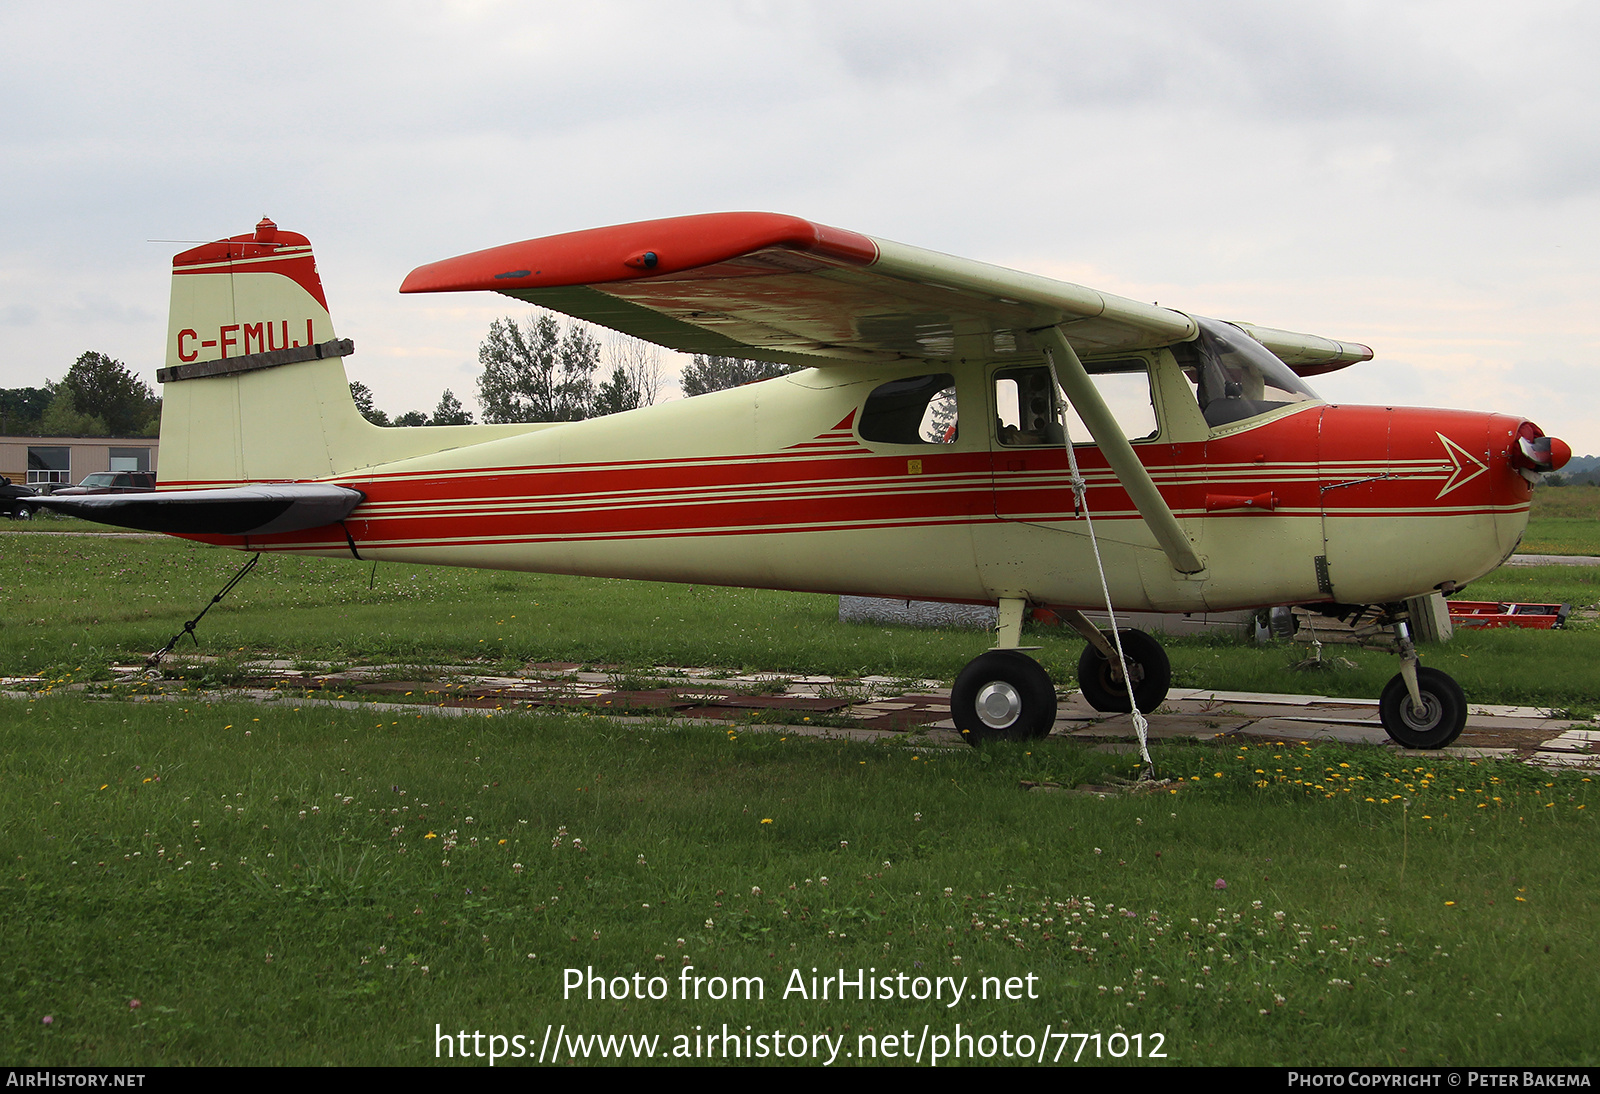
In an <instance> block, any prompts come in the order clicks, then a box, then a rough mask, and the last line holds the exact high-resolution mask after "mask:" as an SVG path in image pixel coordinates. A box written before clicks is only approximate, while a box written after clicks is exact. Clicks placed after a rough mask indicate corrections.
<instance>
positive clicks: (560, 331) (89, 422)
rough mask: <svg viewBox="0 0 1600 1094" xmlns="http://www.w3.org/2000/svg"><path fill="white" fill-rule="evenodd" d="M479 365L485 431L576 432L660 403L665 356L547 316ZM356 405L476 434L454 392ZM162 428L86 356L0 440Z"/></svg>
mask: <svg viewBox="0 0 1600 1094" xmlns="http://www.w3.org/2000/svg"><path fill="white" fill-rule="evenodd" d="M478 363H479V365H481V366H482V372H481V373H480V374H479V376H478V401H479V404H480V405H481V406H482V408H483V420H484V422H486V423H496V424H498V423H507V422H575V421H580V420H582V419H585V418H598V417H601V416H602V415H606V414H619V413H621V412H623V411H626V410H634V409H637V408H639V407H642V406H650V405H651V404H653V403H654V402H655V401H656V400H657V399H658V398H659V397H660V395H661V388H662V365H661V350H660V348H659V347H657V346H653V345H651V344H650V343H648V342H644V341H641V340H640V339H638V338H631V337H628V336H626V335H621V334H614V335H611V336H610V337H609V338H608V340H607V341H606V342H604V343H602V342H601V340H600V338H599V336H598V335H597V334H596V333H595V329H594V328H592V327H590V326H589V324H587V323H580V322H575V321H564V320H562V319H559V318H557V317H556V316H555V315H553V314H552V313H550V312H548V311H544V310H543V309H539V310H536V311H535V312H534V314H532V315H530V316H528V317H527V318H525V319H523V320H522V321H521V322H519V321H518V320H516V319H515V318H512V317H509V316H508V317H506V318H505V319H496V320H495V321H494V322H492V323H491V324H490V325H489V335H488V337H487V338H485V339H484V341H483V344H482V345H481V346H479V347H478ZM797 368H798V366H793V365H779V364H774V363H773V362H770V361H752V360H747V359H745V358H741V357H723V356H717V355H714V354H695V355H694V358H693V360H692V361H691V362H690V363H689V365H688V366H687V367H685V368H684V370H683V376H682V378H681V380H680V385H679V386H680V387H682V389H683V393H684V395H685V396H695V395H704V394H707V393H708V392H712V391H721V390H723V389H725V388H731V387H738V386H740V385H741V384H748V383H754V382H755V381H757V380H769V379H771V378H773V377H775V376H782V375H784V374H786V373H790V372H794V371H796V370H797ZM608 369H609V372H608V371H607V370H608ZM350 396H351V398H352V399H353V400H354V401H355V404H356V409H357V410H359V411H360V412H361V414H362V416H363V417H364V418H366V419H367V420H368V421H369V422H371V423H373V424H374V425H382V426H430V425H471V424H473V414H472V412H471V411H469V410H467V409H466V408H465V407H463V406H462V405H461V400H460V399H459V398H457V397H456V395H455V393H454V392H452V391H451V390H450V389H449V388H446V389H445V391H444V394H443V395H441V396H440V397H439V405H438V406H436V407H435V408H434V410H433V413H432V414H431V415H430V414H427V413H425V412H423V411H421V410H410V411H406V412H405V413H404V414H400V415H397V416H395V417H393V418H391V417H390V416H389V415H388V414H387V413H385V412H384V411H382V410H379V409H378V408H377V407H376V406H375V405H374V402H373V394H372V389H371V388H369V387H367V385H365V384H363V383H360V382H359V381H356V382H352V383H351V384H350ZM160 426H161V399H160V398H159V397H158V396H157V395H156V394H155V393H154V392H153V391H151V389H150V385H149V384H147V383H145V382H144V381H143V380H140V379H139V378H138V377H137V376H135V375H133V373H132V372H130V371H129V369H128V367H127V366H126V365H124V364H123V363H122V362H121V361H118V360H115V359H113V358H111V357H108V356H106V355H105V354H103V353H95V352H88V353H85V354H83V355H82V356H80V357H79V358H78V360H77V361H76V362H75V363H74V364H73V366H72V367H71V368H70V369H68V370H67V374H66V375H65V376H63V377H62V378H61V380H60V381H50V380H46V381H45V384H44V386H43V387H21V388H0V435H5V434H9V435H14V436H17V435H20V436H44V437H153V436H155V435H156V433H157V432H158V431H159V430H160Z"/></svg>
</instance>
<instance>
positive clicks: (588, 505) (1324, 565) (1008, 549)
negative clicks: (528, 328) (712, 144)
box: [40, 213, 1571, 748]
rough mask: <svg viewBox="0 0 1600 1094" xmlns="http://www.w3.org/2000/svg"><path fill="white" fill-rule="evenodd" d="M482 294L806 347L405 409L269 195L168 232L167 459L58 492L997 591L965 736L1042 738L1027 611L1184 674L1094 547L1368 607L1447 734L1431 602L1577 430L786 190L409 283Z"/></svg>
mask: <svg viewBox="0 0 1600 1094" xmlns="http://www.w3.org/2000/svg"><path fill="white" fill-rule="evenodd" d="M480 290H492V291H495V292H500V293H503V294H505V295H507V296H511V297H515V298H516V299H518V300H524V301H527V302H528V303H531V304H537V305H540V306H542V307H545V308H550V309H553V310H556V311H559V312H564V313H566V314H568V315H571V316H576V317H577V318H579V319H584V320H588V321H590V322H594V323H598V324H601V325H604V326H607V327H610V328H613V329H616V330H619V331H623V332H626V333H628V334H631V335H636V336H638V337H640V338H644V339H647V340H649V341H652V342H655V343H658V344H660V345H663V346H666V347H669V348H671V349H674V350H681V351H684V352H689V353H706V354H722V355H728V356H736V357H746V358H757V359H761V360H768V361H777V362H784V363H791V364H800V365H807V366H811V367H810V368H809V369H808V370H806V371H801V372H796V373H793V374H791V375H787V376H784V377H781V378H779V379H775V380H769V381H766V382H764V383H759V384H752V385H747V386H745V387H741V388H737V389H734V390H730V391H722V392H717V393H714V394H710V395H705V396H700V397H697V398H693V399H685V400H681V401H677V402H669V403H666V404H663V405H659V406H651V407H645V408H642V409H639V410H634V411H629V412H627V413H623V414H617V415H613V416H609V417H603V418H595V419H590V420H587V421H578V422H569V423H560V424H540V425H478V426H447V427H431V428H399V429H385V428H379V427H376V426H373V425H370V424H369V423H368V422H367V421H366V420H365V419H363V418H362V417H361V415H360V414H359V413H358V412H357V411H356V409H355V406H354V404H353V402H352V401H351V397H350V389H349V385H348V382H347V379H346V376H345V371H344V366H343V363H342V361H341V358H342V357H344V356H346V355H348V354H350V353H351V352H352V351H353V347H352V344H351V343H350V342H349V341H341V340H339V339H338V338H337V336H336V335H335V334H334V330H333V325H332V322H331V320H330V318H329V315H328V309H327V302H326V299H325V297H324V295H323V290H322V282H321V280H320V278H319V276H318V273H317V268H316V264H315V261H314V259H313V257H312V252H311V247H310V244H309V243H308V241H307V240H306V238H305V237H304V236H301V235H297V234H295V233H292V232H286V231H280V230H278V229H277V227H276V226H275V225H274V224H273V223H272V222H271V221H269V220H262V221H261V223H260V224H258V225H257V226H256V230H255V232H254V233H253V234H248V235H240V236H235V237H233V238H231V239H225V240H218V241H217V242H215V243H209V244H206V245H204V246H200V247H196V248H193V249H192V250H188V251H185V252H183V253H182V254H180V255H178V256H176V257H175V258H174V259H173V279H172V311H171V322H170V329H169V331H168V336H167V366H166V368H164V369H162V370H161V372H160V379H161V381H162V383H163V384H164V385H165V387H164V392H163V394H164V400H165V401H164V406H163V410H162V419H161V486H162V489H161V490H160V491H159V492H158V493H156V494H151V495H144V496H138V495H123V496H103V497H82V498H72V499H64V498H63V499H59V500H52V499H48V498H45V499H40V500H41V502H42V503H43V504H48V505H52V506H53V507H55V508H57V509H59V510H63V511H70V512H73V513H77V514H79V515H82V516H86V517H89V518H91V519H94V520H99V521H102V522H106V523H113V524H121V525H124V526H129V527H136V528H145V529H153V530H158V531H163V532H170V533H172V534H174V535H180V536H185V537H187V538H191V539H197V540H200V541H203V542H206V543H213V544H219V545H223V546H228V547H235V548H239V549H242V550H247V551H290V552H300V553H305V554H318V555H347V554H348V555H354V556H356V557H358V558H362V559H386V560H393V561H397V562H414V563H433V564H440V565H452V566H474V567H486V568H493V569H505V570H529V571H537V572H545V573H567V574H589V575H598V576H606V577H626V578H644V579H650V580H658V581H684V582H696V583H703V584H722V585H737V586H749V587H762V588H772V589H793V590H805V591H813V592H827V593H852V594H864V595H872V596H883V597H904V598H917V599H928V600H946V601H958V602H988V603H996V604H998V606H999V609H1000V627H999V636H998V643H997V645H996V647H995V649H993V650H991V651H990V652H988V653H985V654H983V655H982V656H980V657H978V658H977V659H976V660H974V661H973V662H972V663H971V664H969V665H968V666H967V667H966V668H965V669H964V670H963V671H962V673H961V675H960V676H959V677H958V679H957V681H956V687H955V689H954V694H953V696H952V707H953V714H954V718H955V721H956V724H957V725H958V726H959V727H960V728H961V729H962V731H963V732H964V733H965V734H966V735H967V737H968V739H969V740H971V741H973V742H974V743H978V742H980V741H983V740H987V739H994V738H1012V739H1018V738H1026V737H1030V736H1038V735H1042V734H1045V733H1048V732H1049V730H1050V726H1051V724H1052V722H1053V720H1054V716H1055V709H1056V695H1055V689H1054V687H1053V685H1052V683H1051V681H1050V679H1049V677H1048V675H1047V674H1046V673H1045V671H1044V669H1043V668H1041V667H1040V666H1039V665H1038V663H1037V662H1035V661H1034V660H1033V659H1032V658H1030V657H1028V656H1027V655H1026V654H1024V653H1022V652H1020V647H1021V641H1022V636H1021V629H1022V627H1021V624H1022V618H1023V614H1024V611H1025V609H1026V608H1027V607H1028V606H1030V605H1042V606H1048V607H1051V608H1053V609H1055V610H1056V611H1057V612H1058V613H1061V614H1062V615H1064V616H1065V618H1066V619H1067V620H1068V621H1069V622H1071V623H1072V624H1073V625H1074V626H1075V627H1076V628H1077V629H1078V630H1079V631H1080V632H1082V633H1083V634H1084V635H1085V637H1086V638H1087V639H1088V640H1089V643H1090V644H1089V646H1088V647H1087V648H1086V649H1085V651H1084V655H1083V658H1082V659H1081V661H1080V663H1079V683H1080V684H1081V686H1082V687H1083V689H1084V693H1085V695H1086V696H1087V698H1088V699H1089V701H1090V702H1091V703H1092V704H1094V705H1095V706H1096V707H1097V708H1099V709H1102V710H1118V709H1120V710H1123V711H1127V710H1130V709H1131V708H1132V706H1133V705H1135V704H1137V706H1138V707H1139V709H1141V710H1143V711H1149V710H1152V709H1154V708H1155V706H1156V705H1157V704H1159V703H1160V702H1161V700H1162V699H1163V697H1164V696H1165V694H1166V691H1167V686H1168V682H1169V680H1170V671H1169V668H1168V664H1167V659H1166V655H1165V653H1164V652H1163V651H1162V649H1161V647H1160V645H1159V644H1158V643H1157V642H1156V641H1155V640H1154V639H1153V638H1151V637H1150V636H1148V635H1145V634H1143V633H1142V632H1139V631H1132V630H1129V631H1123V632H1121V635H1120V637H1121V639H1122V641H1121V642H1120V643H1116V642H1114V641H1112V640H1111V639H1113V638H1114V637H1116V636H1112V635H1108V634H1103V633H1101V632H1100V631H1098V630H1096V629H1095V628H1094V626H1093V625H1092V624H1091V623H1090V622H1089V621H1088V620H1087V619H1085V618H1084V616H1083V615H1082V611H1083V610H1084V609H1090V610H1093V609H1095V608H1098V607H1100V606H1102V605H1103V603H1104V598H1105V595H1106V594H1105V593H1104V592H1103V591H1102V573H1103V575H1104V581H1105V588H1106V589H1107V590H1108V591H1109V599H1110V601H1111V602H1112V603H1113V604H1114V605H1115V607H1116V608H1118V609H1122V610H1136V611H1142V610H1158V611H1170V612H1197V611H1216V610H1224V609H1235V608H1252V607H1263V606H1269V605H1285V604H1310V605H1317V606H1321V607H1322V608H1323V609H1324V610H1326V611H1328V612H1329V613H1331V614H1343V615H1345V616H1353V615H1354V614H1356V613H1359V612H1369V613H1371V617H1374V618H1376V619H1377V620H1379V621H1380V622H1382V623H1385V624H1387V625H1389V626H1392V627H1393V629H1394V631H1395V634H1396V638H1397V639H1398V642H1399V648H1400V650H1401V666H1400V672H1399V674H1398V675H1396V676H1395V677H1394V679H1393V680H1392V681H1390V683H1389V685H1388V687H1387V688H1386V689H1385V691H1384V693H1383V698H1382V703H1381V710H1382V716H1383V724H1384V726H1385V728H1386V729H1387V730H1388V732H1389V734H1390V735H1391V736H1392V737H1393V738H1394V739H1395V740H1397V741H1398V742H1400V743H1401V744H1404V745H1408V746H1412V747H1420V748H1439V747H1443V746H1445V745H1447V744H1448V743H1450V742H1451V741H1452V740H1454V739H1455V737H1456V736H1457V734H1459V733H1460V731H1461V728H1462V725H1463V724H1464V722H1465V719H1466V714H1467V707H1466V702H1465V699H1464V697H1463V695H1462V692H1461V689H1460V688H1459V687H1458V686H1457V685H1456V683H1455V682H1454V681H1453V680H1451V679H1450V677H1448V676H1447V675H1445V674H1444V673H1442V672H1438V671H1436V670H1433V669H1428V668H1421V667H1419V665H1418V662H1417V657H1416V653H1415V650H1414V648H1413V646H1412V644H1411V641H1410V638H1409V634H1408V630H1407V621H1406V620H1407V617H1406V612H1405V609H1404V606H1403V604H1404V601H1405V600H1406V599H1407V598H1410V597H1414V596H1417V595H1421V594H1427V593H1430V592H1432V591H1434V590H1443V591H1445V592H1449V591H1453V590H1455V589H1457V588H1460V587H1461V586H1463V585H1465V584H1466V583H1467V582H1469V581H1472V580H1473V579H1475V578H1477V577H1480V576H1481V575H1483V574H1485V573H1487V572H1489V571H1490V570H1493V569H1494V568H1495V567H1496V566H1498V565H1499V564H1500V563H1501V562H1503V561H1504V560H1505V559H1506V557H1507V556H1509V555H1510V554H1511V552H1512V551H1513V549H1514V548H1515V547H1516V546H1517V544H1518V542H1519V541H1520V539H1521V536H1522V533H1523V530H1524V528H1525V527H1526V524H1527V519H1528V503H1529V498H1530V496H1531V487H1530V483H1531V482H1532V481H1533V479H1534V478H1535V477H1536V475H1537V473H1538V472H1541V471H1547V470H1551V469H1554V468H1557V467H1560V466H1561V465H1562V464H1564V463H1565V462H1566V460H1567V459H1568V458H1570V455H1571V452H1570V450H1569V449H1568V447H1567V446H1566V445H1565V444H1564V443H1562V442H1561V441H1559V440H1555V439H1553V438H1548V437H1545V436H1544V435H1543V433H1542V431H1541V430H1540V429H1539V428H1538V427H1537V426H1535V425H1533V424H1532V423H1531V422H1528V421H1526V420H1524V419H1522V418H1518V417H1515V416H1510V415H1504V414H1485V413H1469V412H1465V411H1451V410H1419V409H1400V408H1390V407H1369V406H1341V405H1332V404H1329V403H1326V402H1324V401H1323V400H1321V399H1319V398H1318V397H1317V396H1316V394H1315V393H1314V392H1313V391H1312V390H1311V388H1310V387H1309V386H1308V385H1307V384H1306V382H1305V380H1304V377H1306V376H1311V375H1315V374H1317V373H1321V372H1327V371H1330V370H1333V369H1337V368H1343V367H1345V366H1346V365H1349V364H1352V363H1355V362H1358V361H1365V360H1368V359H1370V358H1371V356H1372V352H1371V351H1370V350H1369V349H1367V348H1366V347H1365V346H1360V345H1353V344H1350V343H1345V342H1336V341H1331V340H1329V339H1325V338H1319V337H1315V336H1311V335H1304V334H1294V333H1290V332H1287V331H1281V330H1274V329H1271V328H1266V327H1257V326H1251V325H1248V324H1244V323H1224V322H1219V321H1215V320H1210V319H1203V318H1200V317H1198V316H1191V315H1187V314H1185V313H1183V312H1180V311H1175V310H1173V309H1170V308H1162V307H1157V306H1154V305H1150V304H1143V303H1140V302H1137V301H1134V300H1127V299H1123V298H1120V297H1116V296H1111V295H1109V294H1106V293H1101V292H1096V291H1095V290H1093V289H1087V288H1084V287H1082V286H1079V285H1072V284H1067V283H1065V282H1061V281H1055V280H1052V279H1049V278H1045V277H1039V276H1035V275H1032V274H1026V273H1019V272H1016V271H1014V270H1008V269H1003V268H1000V267H997V266H990V265H987V264H984V263H981V262H972V261H968V260H965V259H960V258H953V257H951V256H948V255H943V254H937V253H934V252H931V251H924V250H919V249H917V248H914V247H908V246H905V245H903V244H899V243H892V242H889V241H887V240H881V239H874V238H871V237H868V236H864V235H859V234H857V233H855V232H848V231H842V230H840V229H837V228H829V227H825V226H823V225H819V224H813V223H810V222H808V221H805V220H801V219H798V218H795V217H789V216H780V215H776V214H769V213H720V214H712V215H706V216H692V217H680V218H675V219H669V220H658V221H648V222H644V223H639V224H626V225H619V226H615V227H609V228H598V229H594V230H592V231H582V232H572V233H568V234H565V235H557V236H550V237H547V238H543V239H534V240H528V241H525V242H522V243H512V244H508V245H506V246H503V247H496V248H493V249H491V250H487V251H479V252H476V253H474V254H468V255H463V256H461V257H459V258H452V259H447V260H445V261H443V262H436V263H433V264H431V265H427V266H423V267H420V268H419V269H416V270H414V271H412V273H411V274H410V276H408V277H407V278H406V280H405V283H404V284H403V285H402V286H401V291H402V292H406V293H422V292H471V291H480ZM1075 480H1076V483H1075ZM1075 486H1076V488H1075ZM1090 518H1093V522H1094V523H1093V525H1092V527H1093V528H1094V529H1095V531H1096V533H1097V534H1096V535H1095V536H1091V535H1089V534H1088V530H1089V528H1090V527H1091V522H1090ZM1101 560H1103V570H1102V566H1101ZM1119 651H1120V652H1119ZM1124 658H1125V660H1124Z"/></svg>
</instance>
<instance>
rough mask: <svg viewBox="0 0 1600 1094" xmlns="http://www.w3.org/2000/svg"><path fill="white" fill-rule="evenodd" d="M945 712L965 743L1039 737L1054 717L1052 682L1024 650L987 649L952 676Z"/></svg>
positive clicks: (1046, 729)
mask: <svg viewBox="0 0 1600 1094" xmlns="http://www.w3.org/2000/svg"><path fill="white" fill-rule="evenodd" d="M950 714H951V717H953V718H954V719H955V723H956V728H957V729H959V730H960V731H961V736H962V738H963V739H964V740H965V741H966V742H967V743H968V744H969V745H974V746H976V745H981V744H983V743H985V742H987V741H1026V740H1030V739H1032V738H1034V737H1043V736H1045V735H1046V734H1048V733H1049V732H1050V727H1051V726H1053V725H1055V723H1056V689H1055V685H1054V684H1052V683H1051V682H1050V675H1049V673H1047V672H1045V671H1044V668H1043V667H1042V666H1041V665H1040V664H1039V662H1037V661H1035V660H1034V659H1033V658H1031V657H1029V656H1028V655H1027V654H1025V653H1018V652H1017V651H1016V650H990V651H989V652H988V653H986V654H984V655H983V656H982V657H978V658H975V659H973V660H972V661H971V662H970V663H969V664H968V665H967V667H966V668H964V669H962V670H961V675H960V676H957V677H956V686H955V687H954V688H953V689H951V692H950Z"/></svg>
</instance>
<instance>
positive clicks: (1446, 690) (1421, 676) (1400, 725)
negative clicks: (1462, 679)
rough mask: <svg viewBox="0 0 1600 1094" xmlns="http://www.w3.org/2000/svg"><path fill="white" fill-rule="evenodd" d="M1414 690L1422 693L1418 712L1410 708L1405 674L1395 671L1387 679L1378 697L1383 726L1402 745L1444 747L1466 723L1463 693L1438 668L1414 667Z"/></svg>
mask: <svg viewBox="0 0 1600 1094" xmlns="http://www.w3.org/2000/svg"><path fill="white" fill-rule="evenodd" d="M1417 691H1418V692H1419V693H1420V694H1421V696H1422V713H1421V714H1420V715H1419V714H1417V712H1416V711H1415V710H1413V709H1412V706H1411V693H1410V692H1409V691H1408V690H1406V678H1405V677H1404V676H1401V675H1399V674H1398V673H1397V674H1396V675H1395V678H1394V679H1393V680H1390V681H1389V683H1388V686H1386V687H1385V688H1384V689H1383V697H1382V698H1381V699H1379V700H1378V715H1379V717H1381V718H1382V719H1383V728H1384V729H1385V730H1386V731H1387V732H1388V734H1389V736H1390V737H1392V738H1393V739H1394V741H1395V743H1396V744H1399V745H1402V746H1404V747H1406V748H1444V747H1445V746H1447V745H1448V744H1449V743H1450V742H1451V741H1453V740H1455V739H1456V738H1457V737H1459V736H1461V730H1462V728H1463V727H1465V726H1466V724H1467V697H1466V695H1465V694H1463V692H1462V691H1461V685H1460V684H1458V683H1456V682H1455V680H1453V679H1451V678H1450V677H1449V676H1448V675H1446V674H1445V673H1442V672H1440V671H1439V670H1438V669H1425V668H1421V667H1419V668H1418V669H1417Z"/></svg>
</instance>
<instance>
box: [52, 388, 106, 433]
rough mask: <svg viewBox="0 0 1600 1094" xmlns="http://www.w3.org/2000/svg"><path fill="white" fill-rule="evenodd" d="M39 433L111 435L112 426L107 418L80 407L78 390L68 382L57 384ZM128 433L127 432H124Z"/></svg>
mask: <svg viewBox="0 0 1600 1094" xmlns="http://www.w3.org/2000/svg"><path fill="white" fill-rule="evenodd" d="M39 433H40V435H41V436H44V437H111V436H116V435H118V434H113V433H112V431H111V427H110V426H108V425H107V424H106V420H105V419H104V418H101V417H99V416H97V415H94V414H85V413H83V412H82V411H81V410H79V409H78V399H77V392H76V391H74V390H73V389H72V388H71V387H69V386H68V385H67V384H64V383H63V384H58V385H57V386H56V396H55V398H54V399H52V400H50V406H49V408H48V409H46V410H45V412H44V417H43V418H41V419H40V420H39ZM122 435H126V434H122Z"/></svg>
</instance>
